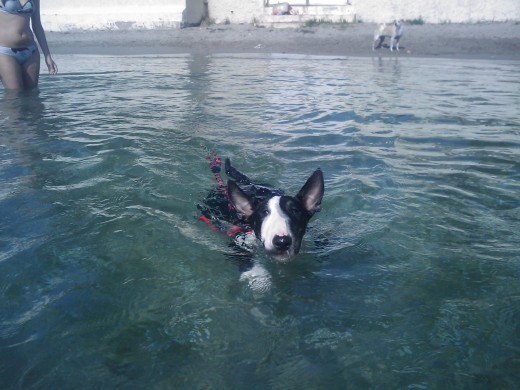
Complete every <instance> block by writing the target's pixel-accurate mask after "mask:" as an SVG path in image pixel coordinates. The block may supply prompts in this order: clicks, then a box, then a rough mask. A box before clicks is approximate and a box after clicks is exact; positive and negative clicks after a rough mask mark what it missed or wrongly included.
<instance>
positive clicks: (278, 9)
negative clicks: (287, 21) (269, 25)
mask: <svg viewBox="0 0 520 390" xmlns="http://www.w3.org/2000/svg"><path fill="white" fill-rule="evenodd" d="M273 15H298V11H297V10H295V9H294V8H293V7H291V5H290V4H289V3H278V4H275V5H274V6H273Z"/></svg>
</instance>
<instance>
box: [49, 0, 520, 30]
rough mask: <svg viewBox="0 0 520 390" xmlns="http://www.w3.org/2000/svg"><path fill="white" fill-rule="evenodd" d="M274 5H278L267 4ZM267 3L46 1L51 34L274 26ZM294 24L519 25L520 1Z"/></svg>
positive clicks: (379, 8) (324, 7) (396, 4)
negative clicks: (204, 24)
mask: <svg viewBox="0 0 520 390" xmlns="http://www.w3.org/2000/svg"><path fill="white" fill-rule="evenodd" d="M269 2H270V5H272V4H275V3H277V2H278V1H277V0H269ZM265 3H266V0H153V1H150V2H143V1H142V0H140V1H138V0H110V1H104V0H91V1H88V2H87V1H84V0H45V1H42V10H41V13H42V21H43V24H44V27H45V29H46V30H47V31H70V30H107V29H108V30H124V29H154V28H155V29H160V28H178V27H182V26H184V25H188V26H190V25H197V24H198V23H200V21H201V20H202V19H203V17H204V16H205V13H206V10H207V12H208V14H209V15H208V16H209V18H210V19H211V20H213V21H215V22H216V23H226V22H229V23H257V24H262V22H263V23H264V24H266V23H271V21H272V20H273V18H274V21H275V22H276V21H277V20H281V19H279V18H280V17H276V16H272V15H271V10H272V8H269V7H265ZM289 3H291V4H292V5H294V8H295V9H297V10H298V11H299V12H300V15H299V16H298V17H295V18H292V17H290V16H289V17H286V16H284V17H283V18H285V19H291V20H292V19H294V22H296V23H298V22H300V23H301V22H303V21H305V20H308V19H325V20H331V21H341V20H345V21H347V22H351V21H364V22H378V23H379V22H388V21H391V20H393V19H396V18H400V19H404V20H412V19H422V20H423V21H424V22H426V23H447V22H448V23H476V22H503V21H520V0H495V1H490V0H309V4H310V6H307V7H306V6H304V5H306V4H307V0H295V1H293V2H291V1H289Z"/></svg>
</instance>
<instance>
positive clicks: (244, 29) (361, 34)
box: [47, 22, 520, 60]
mask: <svg viewBox="0 0 520 390" xmlns="http://www.w3.org/2000/svg"><path fill="white" fill-rule="evenodd" d="M375 28H376V25H375V24H371V23H359V24H344V25H342V24H338V25H329V24H324V25H318V26H315V27H296V28H266V27H255V26H253V25H212V26H205V27H191V28H185V29H172V30H126V31H125V30H118V31H77V32H47V40H48V41H49V45H50V47H51V51H52V53H53V54H101V55H143V54H179V53H198V54H200V53H207V54H212V53H287V54H304V55H325V56H374V55H376V56H401V57H432V58H435V57H438V58H469V59H499V60H520V23H513V22H511V23H481V24H442V25H408V26H406V30H405V34H404V36H403V37H402V39H401V50H400V51H399V52H395V51H394V52H390V51H389V50H388V48H384V47H383V48H381V49H378V50H376V51H372V39H373V33H374V30H375ZM387 41H388V40H387Z"/></svg>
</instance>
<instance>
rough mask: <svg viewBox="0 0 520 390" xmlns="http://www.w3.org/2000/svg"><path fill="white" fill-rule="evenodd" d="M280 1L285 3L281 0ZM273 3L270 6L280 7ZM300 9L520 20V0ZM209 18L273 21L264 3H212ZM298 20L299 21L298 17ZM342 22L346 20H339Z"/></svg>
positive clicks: (360, 1)
mask: <svg viewBox="0 0 520 390" xmlns="http://www.w3.org/2000/svg"><path fill="white" fill-rule="evenodd" d="M280 2H283V0H282V1H280ZM276 3H277V1H276V0H270V1H269V5H273V4H276ZM289 3H290V4H291V5H293V7H294V8H295V9H297V10H299V11H300V14H301V13H302V12H304V13H306V14H307V15H309V14H311V15H313V16H314V17H315V18H316V19H327V18H331V16H336V17H335V18H334V19H338V17H337V16H338V15H335V14H336V13H338V12H339V13H343V14H344V17H343V19H344V20H346V21H351V19H353V20H356V21H364V22H377V23H382V22H388V21H391V20H393V19H396V18H398V19H404V20H413V19H422V20H423V21H424V22H426V23H477V22H504V21H520V0H495V1H489V0H309V2H308V4H309V5H310V6H307V7H303V6H302V5H306V4H307V2H306V0H295V1H289ZM208 7H209V16H210V18H212V19H214V21H215V22H216V23H223V22H225V21H229V22H231V23H250V22H251V21H252V20H256V21H262V19H265V20H267V19H272V18H270V13H271V12H270V10H271V8H265V7H264V0H208ZM295 19H297V18H295ZM339 19H342V18H341V17H339Z"/></svg>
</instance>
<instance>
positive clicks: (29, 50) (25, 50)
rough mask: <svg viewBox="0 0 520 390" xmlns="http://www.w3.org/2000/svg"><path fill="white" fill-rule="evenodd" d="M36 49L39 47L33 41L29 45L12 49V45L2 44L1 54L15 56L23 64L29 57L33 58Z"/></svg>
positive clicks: (0, 47)
mask: <svg viewBox="0 0 520 390" xmlns="http://www.w3.org/2000/svg"><path fill="white" fill-rule="evenodd" d="M36 50H37V48H36V44H35V43H33V44H32V45H31V46H29V47H21V48H14V49H11V48H10V47H4V46H0V54H5V55H8V56H11V57H14V58H15V59H16V61H18V63H19V64H20V65H23V64H24V63H25V62H26V61H27V60H28V59H29V58H31V56H32V55H33V54H34V52H35V51H36Z"/></svg>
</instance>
